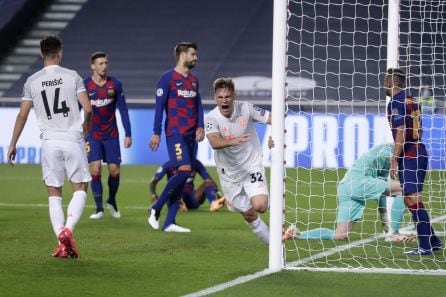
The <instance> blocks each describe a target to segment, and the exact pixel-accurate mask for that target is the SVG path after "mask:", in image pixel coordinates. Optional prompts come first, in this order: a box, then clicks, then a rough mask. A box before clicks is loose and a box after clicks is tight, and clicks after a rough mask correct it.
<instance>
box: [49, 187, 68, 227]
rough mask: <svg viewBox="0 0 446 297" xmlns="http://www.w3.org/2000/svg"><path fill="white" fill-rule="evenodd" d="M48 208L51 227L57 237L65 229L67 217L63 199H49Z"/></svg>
mask: <svg viewBox="0 0 446 297" xmlns="http://www.w3.org/2000/svg"><path fill="white" fill-rule="evenodd" d="M48 206H49V211H50V221H51V225H52V226H53V231H54V233H55V234H56V236H57V235H59V233H60V231H61V230H62V229H63V227H64V222H65V216H64V213H63V208H62V197H58V196H50V197H48Z"/></svg>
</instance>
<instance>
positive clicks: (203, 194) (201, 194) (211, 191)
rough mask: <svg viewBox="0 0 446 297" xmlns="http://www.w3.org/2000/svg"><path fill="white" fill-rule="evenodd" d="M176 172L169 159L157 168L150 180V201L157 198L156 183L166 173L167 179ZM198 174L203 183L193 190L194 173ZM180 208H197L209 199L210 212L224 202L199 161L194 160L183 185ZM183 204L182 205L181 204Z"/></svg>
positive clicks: (216, 209) (217, 208)
mask: <svg viewBox="0 0 446 297" xmlns="http://www.w3.org/2000/svg"><path fill="white" fill-rule="evenodd" d="M175 173H176V168H175V167H174V166H172V164H171V162H170V161H167V162H165V163H164V164H163V165H162V166H161V167H159V168H158V170H157V171H156V173H155V175H154V176H153V177H152V180H151V181H150V186H149V188H150V193H151V194H152V202H153V203H154V202H156V200H158V194H157V193H156V185H157V184H158V182H159V181H160V180H161V179H162V178H163V177H164V176H165V175H167V179H170V178H171V177H172V176H173V175H175ZM197 173H198V174H199V175H200V176H201V178H202V179H203V183H202V184H201V185H200V186H199V187H198V189H197V190H195V186H194V179H195V176H196V174H197ZM181 197H182V200H181V201H180V210H183V211H187V210H188V209H197V208H198V207H200V205H201V204H203V202H204V201H205V200H206V198H207V199H208V201H209V205H210V207H209V210H210V211H211V212H216V211H218V210H219V209H220V208H221V207H222V206H223V205H224V204H225V198H224V197H223V195H222V194H221V193H220V192H219V191H218V188H217V185H216V183H215V182H214V181H213V180H212V177H211V175H210V174H209V172H208V171H207V170H206V168H205V167H204V166H203V164H202V163H201V162H200V160H196V162H195V164H194V167H193V170H192V172H191V175H190V176H189V178H188V179H187V180H186V183H185V185H184V189H183V194H182V195H181ZM181 204H183V205H181Z"/></svg>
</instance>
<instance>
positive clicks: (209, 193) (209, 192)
mask: <svg viewBox="0 0 446 297" xmlns="http://www.w3.org/2000/svg"><path fill="white" fill-rule="evenodd" d="M204 194H205V195H206V198H208V201H209V203H212V201H215V195H216V193H215V186H214V185H213V184H211V185H209V186H207V187H206V188H205V189H204Z"/></svg>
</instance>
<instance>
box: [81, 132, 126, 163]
mask: <svg viewBox="0 0 446 297" xmlns="http://www.w3.org/2000/svg"><path fill="white" fill-rule="evenodd" d="M85 144H86V146H87V155H88V163H91V162H93V161H99V160H102V161H104V162H106V163H107V164H121V147H120V145H119V137H114V138H109V139H106V140H95V139H92V138H88V139H87V141H86V143H85Z"/></svg>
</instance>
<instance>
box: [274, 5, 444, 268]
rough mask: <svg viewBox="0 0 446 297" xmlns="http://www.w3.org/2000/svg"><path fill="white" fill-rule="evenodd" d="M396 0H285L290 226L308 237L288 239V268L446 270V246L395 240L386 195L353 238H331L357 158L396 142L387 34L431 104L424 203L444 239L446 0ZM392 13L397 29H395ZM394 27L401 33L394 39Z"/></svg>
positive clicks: (408, 227) (413, 89) (408, 223)
mask: <svg viewBox="0 0 446 297" xmlns="http://www.w3.org/2000/svg"><path fill="white" fill-rule="evenodd" d="M389 1H390V2H391V3H390V4H392V1H393V0H376V1H369V0H318V1H310V0H300V1H293V0H290V1H289V3H288V15H287V32H288V34H287V68H286V69H287V70H286V82H287V87H286V95H287V96H286V97H287V100H286V102H285V104H286V105H285V106H286V111H287V115H286V118H285V131H286V132H285V133H284V144H285V146H286V148H285V152H284V159H285V161H286V165H285V167H286V170H284V172H285V195H284V197H285V201H284V217H283V225H284V230H285V229H286V228H287V227H288V226H290V225H295V226H296V227H297V228H298V229H299V231H300V233H302V234H305V236H304V238H301V237H296V238H293V239H291V240H287V241H285V242H284V243H283V251H284V255H283V256H284V259H285V261H284V263H285V264H284V266H285V268H290V269H317V270H319V269H323V270H332V269H335V270H336V271H340V270H342V269H346V270H353V271H354V270H357V271H371V270H373V271H377V272H378V271H380V272H390V273H393V272H395V273H420V272H423V273H429V272H431V273H441V274H443V273H444V274H446V258H445V255H446V252H445V250H443V249H442V250H439V251H436V252H435V253H434V255H433V256H407V255H405V254H404V251H405V250H408V249H410V248H413V247H415V246H416V244H417V243H416V242H393V241H389V239H388V237H386V236H385V235H384V233H383V224H382V218H383V216H382V215H380V213H379V211H378V206H379V205H381V206H382V207H385V206H383V204H382V203H383V200H382V201H381V204H379V201H378V199H368V200H366V202H365V208H364V212H363V215H362V216H361V217H362V219H359V220H357V221H356V223H355V224H354V226H353V228H352V231H351V233H350V236H349V238H348V239H347V240H334V239H332V238H330V236H331V235H330V234H331V233H330V230H334V229H335V228H336V218H337V214H338V211H339V209H338V195H337V185H338V183H339V182H340V181H341V180H342V178H343V177H344V174H345V173H346V171H347V170H348V169H349V168H350V167H351V166H352V165H353V163H354V162H355V160H357V159H358V158H359V156H361V155H362V154H364V153H366V152H367V151H369V150H370V149H371V148H372V147H373V146H375V145H377V144H381V143H385V142H389V141H390V142H392V140H391V137H390V128H389V125H388V123H387V118H386V95H385V92H384V89H383V87H382V86H383V82H384V75H385V73H386V69H387V67H388V66H389V60H388V59H389V53H388V52H387V50H388V39H389V40H395V41H396V42H398V40H399V46H397V47H395V48H396V49H397V52H396V53H392V56H393V57H396V59H397V60H396V61H393V63H394V64H395V63H396V65H394V66H398V67H400V68H402V69H403V70H404V71H405V72H406V74H407V86H408V89H407V92H408V93H409V94H411V95H412V96H413V97H416V98H418V99H419V100H422V102H423V106H424V107H426V108H423V115H422V119H423V128H424V132H423V141H424V142H425V144H426V146H427V149H428V152H429V155H430V160H429V167H428V168H429V169H428V170H429V171H428V173H427V175H426V180H425V186H424V192H423V201H424V204H425V207H426V209H427V210H428V212H429V215H430V218H431V221H432V225H433V227H434V229H435V230H436V232H437V233H438V234H439V235H440V239H441V240H443V241H444V230H445V223H444V220H445V218H446V198H445V197H446V192H445V186H446V178H445V173H444V169H445V157H446V153H445V148H446V143H445V127H446V125H445V115H444V110H443V109H444V104H443V102H444V100H445V82H446V67H445V61H446V53H445V47H446V23H445V20H446V2H445V1H443V0H410V1H409V0H401V1H393V4H395V3H396V4H397V7H398V10H399V11H398V14H396V15H391V13H389ZM395 19H396V20H397V22H396V23H397V24H399V34H398V30H395V28H393V27H391V28H389V23H391V22H390V21H389V20H395ZM396 29H398V28H396ZM392 32H396V34H397V35H396V36H390V38H388V34H395V33H392ZM390 65H392V61H391V62H390ZM273 99H274V98H273ZM432 102H433V103H432ZM431 103H432V104H431ZM274 104H276V103H275V102H274V100H273V106H274ZM429 106H430V107H431V109H430V110H429V108H427V107H429ZM273 109H274V107H273ZM273 124H274V118H273ZM271 183H272V184H273V183H274V181H273V180H272V181H271ZM384 201H385V200H384ZM389 201H390V199H389ZM392 201H393V200H392ZM273 215H274V214H272V216H273ZM399 221H400V232H401V233H406V234H409V235H408V236H410V234H411V233H414V232H415V230H414V225H413V223H412V220H411V216H410V214H409V212H408V211H407V210H406V211H405V212H404V214H403V218H402V219H401V220H399Z"/></svg>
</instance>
